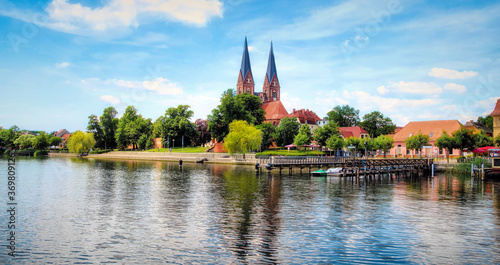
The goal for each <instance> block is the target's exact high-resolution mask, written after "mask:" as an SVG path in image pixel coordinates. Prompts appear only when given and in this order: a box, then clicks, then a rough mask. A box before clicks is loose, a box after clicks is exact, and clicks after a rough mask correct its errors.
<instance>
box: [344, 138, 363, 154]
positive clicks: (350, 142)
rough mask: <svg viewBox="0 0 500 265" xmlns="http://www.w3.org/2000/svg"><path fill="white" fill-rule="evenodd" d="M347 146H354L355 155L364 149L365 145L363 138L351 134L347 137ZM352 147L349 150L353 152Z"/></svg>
mask: <svg viewBox="0 0 500 265" xmlns="http://www.w3.org/2000/svg"><path fill="white" fill-rule="evenodd" d="M345 146H346V147H354V152H353V153H354V155H356V154H357V153H358V151H359V150H363V149H364V148H365V147H364V145H363V140H362V139H361V138H358V137H354V136H351V137H349V138H347V139H345ZM351 150H352V148H351V149H350V150H349V152H351Z"/></svg>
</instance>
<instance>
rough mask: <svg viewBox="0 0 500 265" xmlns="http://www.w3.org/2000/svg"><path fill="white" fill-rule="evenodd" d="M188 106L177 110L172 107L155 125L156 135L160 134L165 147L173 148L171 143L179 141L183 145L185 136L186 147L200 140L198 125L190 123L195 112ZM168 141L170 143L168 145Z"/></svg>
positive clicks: (178, 107) (182, 106)
mask: <svg viewBox="0 0 500 265" xmlns="http://www.w3.org/2000/svg"><path fill="white" fill-rule="evenodd" d="M190 108H191V107H190V106H188V105H179V106H177V107H176V108H174V107H171V108H168V109H167V110H166V111H165V115H163V116H161V117H159V118H158V119H157V120H156V122H155V123H157V124H158V125H156V126H155V130H156V132H155V134H158V133H159V136H160V137H161V138H162V142H163V143H164V145H165V144H166V145H168V146H171V142H173V141H177V143H179V146H180V145H181V141H182V137H183V136H184V141H185V142H184V143H185V145H190V144H191V143H195V142H196V139H197V138H198V131H197V130H196V125H195V124H194V123H192V122H191V121H189V120H190V119H191V118H192V117H193V115H194V112H193V111H192V110H190ZM167 141H170V142H168V143H167Z"/></svg>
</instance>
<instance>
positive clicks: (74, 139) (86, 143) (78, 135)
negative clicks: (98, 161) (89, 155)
mask: <svg viewBox="0 0 500 265" xmlns="http://www.w3.org/2000/svg"><path fill="white" fill-rule="evenodd" d="M94 145H95V140H94V135H93V134H92V133H85V132H82V131H76V132H74V133H73V134H71V136H70V137H69V138H68V149H69V151H70V152H71V153H76V154H81V153H85V152H88V151H89V150H90V149H92V148H94Z"/></svg>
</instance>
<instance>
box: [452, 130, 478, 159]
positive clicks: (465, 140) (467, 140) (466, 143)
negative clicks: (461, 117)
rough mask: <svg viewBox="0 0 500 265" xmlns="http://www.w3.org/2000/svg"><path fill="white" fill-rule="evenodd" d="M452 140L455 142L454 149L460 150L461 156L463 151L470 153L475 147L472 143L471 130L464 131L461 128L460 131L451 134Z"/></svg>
mask: <svg viewBox="0 0 500 265" xmlns="http://www.w3.org/2000/svg"><path fill="white" fill-rule="evenodd" d="M452 135H453V140H454V141H455V144H456V145H455V147H456V148H458V149H460V152H461V153H462V154H463V152H464V150H465V149H467V150H470V151H472V150H473V149H474V147H475V146H476V143H475V141H474V133H473V132H472V131H471V130H468V129H466V128H465V127H463V126H462V128H460V130H458V131H455V132H454V133H453V134H452Z"/></svg>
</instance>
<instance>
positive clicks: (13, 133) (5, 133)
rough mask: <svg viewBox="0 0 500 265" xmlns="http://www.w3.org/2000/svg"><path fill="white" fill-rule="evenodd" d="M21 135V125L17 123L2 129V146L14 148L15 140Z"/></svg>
mask: <svg viewBox="0 0 500 265" xmlns="http://www.w3.org/2000/svg"><path fill="white" fill-rule="evenodd" d="M20 135H21V133H20V132H19V127H17V126H16V125H14V126H12V127H10V128H9V129H2V130H0V146H4V147H7V148H14V147H15V144H14V141H15V140H16V139H17V138H18V137H19V136H20Z"/></svg>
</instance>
